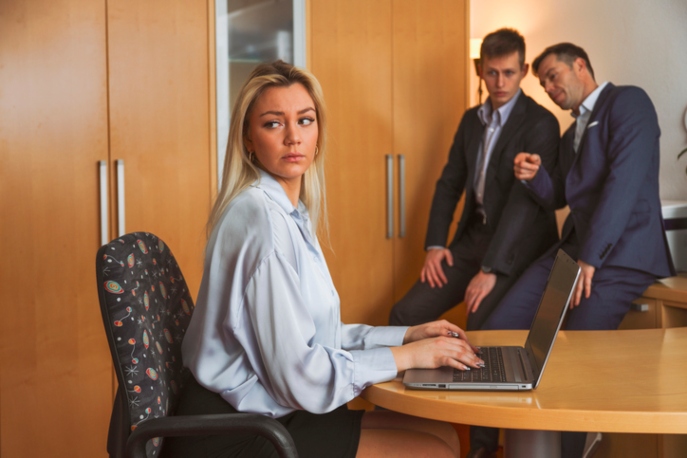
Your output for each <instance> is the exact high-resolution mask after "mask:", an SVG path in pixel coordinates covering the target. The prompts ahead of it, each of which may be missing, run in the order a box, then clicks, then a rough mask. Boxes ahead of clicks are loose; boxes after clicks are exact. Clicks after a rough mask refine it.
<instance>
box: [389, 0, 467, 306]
mask: <svg viewBox="0 0 687 458" xmlns="http://www.w3.org/2000/svg"><path fill="white" fill-rule="evenodd" d="M466 3H467V2H465V1H456V0H445V1H439V2H432V3H431V7H430V6H429V4H427V3H423V2H418V1H416V0H395V1H394V2H393V40H394V44H393V60H394V66H393V94H394V99H393V106H394V109H393V126H394V142H393V151H394V153H395V154H396V155H398V156H399V157H403V158H404V161H405V179H404V180H399V183H400V181H404V182H405V183H404V188H405V189H404V190H403V194H404V195H405V208H404V209H403V210H404V213H405V221H400V220H399V221H398V223H397V224H398V226H397V227H398V231H397V234H398V236H397V237H396V238H395V239H394V258H393V265H394V301H398V300H399V299H401V297H403V295H404V294H405V293H406V292H407V291H408V289H409V288H410V287H411V286H412V285H413V284H414V283H415V282H416V281H417V279H418V278H419V276H420V270H421V268H422V265H423V264H424V260H425V251H424V244H425V236H426V233H427V222H428V220H429V209H430V206H431V204H432V197H433V195H434V187H435V184H436V181H437V180H438V179H439V176H440V175H441V171H442V169H443V167H444V165H445V164H446V161H447V159H448V151H449V148H450V147H451V144H452V142H453V136H454V135H455V132H456V129H457V128H458V123H459V121H460V119H461V117H462V116H463V112H464V111H465V107H466V106H467V98H466V95H467V94H468V88H467V84H468V79H467V74H468V73H467V72H468V68H467V64H468V56H467V37H468V32H467V30H468V28H467V25H466V21H467V5H466ZM460 211H461V208H459V209H457V215H458V216H460ZM401 217H402V216H401V212H400V211H399V218H401ZM402 225H405V234H404V235H402V231H401V226H402ZM454 228H455V225H454Z"/></svg>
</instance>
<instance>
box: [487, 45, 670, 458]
mask: <svg viewBox="0 0 687 458" xmlns="http://www.w3.org/2000/svg"><path fill="white" fill-rule="evenodd" d="M532 66H533V70H534V73H535V74H536V75H537V76H538V77H539V80H540V82H541V84H542V86H543V87H544V89H545V90H546V92H547V93H548V94H549V97H551V100H553V101H554V102H555V103H556V104H557V105H558V106H560V107H561V108H563V109H564V110H568V109H570V110H572V113H573V116H575V118H576V121H575V123H574V124H573V125H572V126H571V127H570V128H569V129H568V130H567V132H566V133H565V134H564V135H563V138H562V139H561V144H560V154H559V159H558V165H557V167H556V168H555V170H554V173H553V174H550V173H549V171H547V170H546V167H541V165H542V164H544V165H545V162H544V161H543V160H542V159H541V158H540V157H539V155H538V154H533V153H532V152H530V151H528V152H526V153H520V154H518V155H517V157H516V159H515V166H514V168H515V177H516V178H517V179H519V180H524V181H525V182H527V186H528V188H529V190H530V192H531V194H532V196H533V197H534V198H536V199H537V200H538V201H539V202H540V203H541V204H542V205H543V206H545V207H547V208H551V209H553V208H561V207H563V206H565V205H566V204H567V205H568V206H569V207H570V214H569V216H568V218H567V219H566V221H565V224H564V225H563V231H562V237H561V240H560V241H559V242H558V243H556V244H554V245H553V246H552V247H551V249H550V250H549V251H547V253H546V254H545V255H544V256H542V257H541V258H540V259H539V260H538V261H537V262H535V263H534V264H533V265H532V266H531V267H530V268H528V269H527V270H526V271H525V273H524V274H523V275H522V276H521V277H520V279H519V280H518V282H517V283H516V284H515V285H514V286H513V288H512V289H511V290H510V291H509V292H508V294H507V295H506V296H505V297H504V299H503V300H502V301H501V303H500V304H499V306H498V308H497V309H496V310H495V311H494V313H493V314H492V315H491V316H490V318H489V320H488V321H487V323H486V324H485V328H487V329H528V328H529V326H530V324H531V322H532V319H533V317H534V314H535V312H536V309H537V306H538V304H539V298H540V296H541V293H542V291H543V290H544V286H545V283H546V280H547V278H548V273H549V271H550V269H551V266H552V265H553V260H554V256H555V252H556V251H557V249H558V248H559V247H560V248H562V249H563V250H565V251H566V252H567V253H568V254H569V255H571V256H572V257H573V258H575V259H577V262H578V264H579V265H580V267H581V270H582V273H581V276H580V280H579V282H578V285H577V288H576V290H575V292H574V294H573V298H572V299H571V304H570V307H571V310H570V314H569V315H568V321H567V325H566V328H567V329H617V328H618V325H619V324H620V322H621V321H622V319H623V317H624V316H625V314H626V313H627V311H628V310H629V309H630V304H631V302H632V301H633V300H634V299H636V298H637V297H639V296H640V295H641V294H642V293H643V292H644V290H645V289H646V288H647V287H648V286H649V285H651V284H652V283H653V282H654V281H655V280H656V278H658V277H666V276H670V275H674V274H675V270H674V268H673V264H672V260H671V257H670V253H669V251H668V244H667V242H666V238H665V231H664V228H663V219H662V216H661V202H660V200H659V193H658V191H659V189H658V172H659V158H660V153H659V136H660V129H659V126H658V119H657V116H656V111H655V110H654V106H653V104H652V103H651V100H650V99H649V97H648V96H647V94H646V93H645V92H644V91H643V90H642V89H640V88H638V87H634V86H614V85H613V84H611V83H603V84H601V85H598V84H597V83H596V81H595V79H594V72H593V70H592V66H591V64H590V62H589V58H588V56H587V53H586V52H585V51H584V50H583V49H582V48H580V47H578V46H576V45H573V44H571V43H561V44H558V45H554V46H551V47H549V48H547V49H545V50H544V52H543V53H542V54H541V55H540V56H539V57H537V58H536V59H535V60H534V62H533V64H532ZM584 436H585V433H564V434H563V436H562V445H563V456H564V457H580V456H582V452H583V448H584Z"/></svg>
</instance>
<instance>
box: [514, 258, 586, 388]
mask: <svg viewBox="0 0 687 458" xmlns="http://www.w3.org/2000/svg"><path fill="white" fill-rule="evenodd" d="M579 272H580V268H579V266H578V264H577V262H576V261H574V260H573V259H572V258H571V257H570V256H568V255H567V254H566V253H565V252H564V251H562V250H558V255H557V256H556V260H555V261H554V264H553V268H552V269H551V273H550V274H549V279H548V281H547V283H546V288H545V289H544V294H543V295H542V298H541V301H540V302H539V308H538V309H537V313H536V314H535V316H534V321H533V322H532V326H531V328H530V332H529V334H528V336H527V342H526V343H525V348H526V349H527V351H528V353H529V354H530V355H531V357H533V359H534V360H533V361H531V363H532V367H533V369H534V370H535V374H536V375H537V379H539V377H540V374H541V372H542V370H543V369H544V365H545V364H546V360H547V358H548V355H549V351H550V349H551V347H552V346H553V343H554V341H555V340H556V334H557V333H558V329H559V328H560V326H561V323H562V321H563V316H564V315H565V312H566V310H567V308H568V303H569V302H570V298H571V297H572V292H573V290H574V288H575V283H576V282H577V277H578V275H579ZM538 382H539V380H537V382H536V383H538Z"/></svg>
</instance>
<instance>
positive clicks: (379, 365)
mask: <svg viewBox="0 0 687 458" xmlns="http://www.w3.org/2000/svg"><path fill="white" fill-rule="evenodd" d="M351 355H352V356H353V364H354V365H355V370H354V380H353V383H354V391H355V392H354V395H355V396H359V395H360V393H362V391H363V390H364V389H365V388H367V387H368V386H370V385H374V384H375V383H381V382H388V381H389V380H393V379H394V378H396V375H397V374H398V372H397V370H396V361H395V360H394V355H393V353H391V349H390V348H375V349H373V350H354V351H352V352H351Z"/></svg>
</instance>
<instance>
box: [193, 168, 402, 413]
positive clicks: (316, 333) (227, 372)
mask: <svg viewBox="0 0 687 458" xmlns="http://www.w3.org/2000/svg"><path fill="white" fill-rule="evenodd" d="M406 330H407V327H372V326H367V325H361V324H358V325H345V324H342V323H341V321H340V307H339V296H338V294H337V292H336V290H335V289H334V285H333V283H332V279H331V277H330V275H329V270H328V268H327V264H326V262H325V259H324V256H323V255H322V250H321V249H320V246H319V243H318V242H317V239H316V237H315V236H314V235H313V234H312V232H311V225H310V221H309V219H308V212H307V210H306V208H305V206H304V205H303V204H302V203H301V202H299V204H298V208H294V207H293V205H292V204H291V202H290V201H289V199H288V197H287V196H286V193H285V192H284V190H283V189H282V187H281V185H280V184H279V183H278V182H277V181H276V180H275V179H274V178H272V177H271V176H270V175H269V174H267V173H264V172H263V173H262V174H261V177H260V180H259V181H258V182H256V183H254V184H253V185H252V186H251V187H249V188H248V189H247V190H245V191H244V192H242V193H241V194H239V195H238V196H237V197H236V198H235V199H234V200H233V201H232V202H231V203H230V204H229V206H228V207H227V209H226V210H225V212H224V214H223V215H222V217H221V218H220V220H219V222H218V223H217V225H216V226H215V228H214V230H213V232H212V235H211V236H210V240H209V241H208V245H207V249H206V254H205V270H204V274H203V280H202V283H201V286H200V291H199V293H198V299H197V301H196V309H195V311H194V314H193V318H192V319H191V324H190V325H189V328H188V331H187V333H186V336H185V338H184V342H183V346H182V354H183V359H184V364H185V365H186V366H187V367H189V368H190V370H191V372H192V373H193V374H194V376H195V378H196V380H198V382H199V383H200V384H201V385H203V386H204V387H206V388H208V389H209V390H211V391H214V392H217V393H220V394H221V396H222V397H223V398H224V399H225V400H226V401H227V402H229V403H230V404H231V405H232V406H234V408H236V409H237V410H239V411H241V412H254V413H260V414H264V415H268V416H270V417H281V416H284V415H286V414H288V413H290V412H292V411H294V410H307V411H309V412H313V413H324V412H329V411H332V410H334V409H336V408H337V407H339V406H341V405H343V404H345V403H346V402H348V401H350V400H351V399H353V398H355V397H356V396H358V395H359V394H360V392H361V391H362V390H364V389H365V388H366V387H367V386H369V385H372V384H374V383H379V382H384V381H388V380H391V379H393V378H394V377H396V375H397V373H396V363H395V361H394V358H393V355H392V353H391V350H390V349H389V348H388V347H389V346H396V345H401V344H402V342H403V337H404V336H405V332H406Z"/></svg>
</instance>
